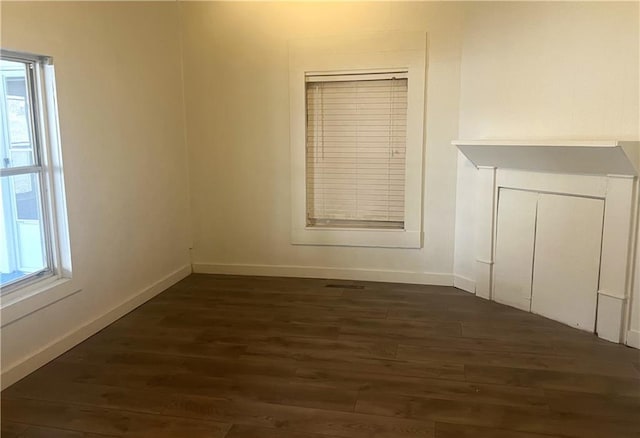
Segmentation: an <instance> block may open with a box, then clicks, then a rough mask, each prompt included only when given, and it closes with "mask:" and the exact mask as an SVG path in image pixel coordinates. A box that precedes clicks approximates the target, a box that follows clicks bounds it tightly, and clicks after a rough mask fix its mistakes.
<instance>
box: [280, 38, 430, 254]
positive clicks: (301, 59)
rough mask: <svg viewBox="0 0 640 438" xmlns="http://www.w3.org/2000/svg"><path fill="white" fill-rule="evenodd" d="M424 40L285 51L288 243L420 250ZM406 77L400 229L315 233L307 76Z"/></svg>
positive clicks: (331, 41) (317, 44) (311, 45)
mask: <svg viewBox="0 0 640 438" xmlns="http://www.w3.org/2000/svg"><path fill="white" fill-rule="evenodd" d="M426 50H427V38H426V34H425V33H421V32H411V33H404V32H381V33H376V34H369V35H352V36H341V37H326V38H314V39H304V40H295V41H291V42H290V46H289V99H290V102H289V111H290V148H291V150H290V152H291V207H292V208H291V214H292V216H291V243H292V244H299V245H334V246H370V247H387V248H421V247H422V241H423V233H422V209H423V201H422V189H423V188H422V186H423V169H424V162H423V151H424V111H425V90H426V80H425V79H426ZM394 71H406V72H407V76H408V102H407V140H406V141H407V143H406V160H405V166H406V168H405V178H406V180H405V194H404V196H405V202H404V208H405V211H404V229H372V228H319V227H310V226H308V225H307V218H306V206H307V200H306V149H305V147H306V100H305V95H306V94H305V91H306V89H305V77H306V76H307V75H329V74H333V75H335V74H354V73H357V74H364V73H385V72H394Z"/></svg>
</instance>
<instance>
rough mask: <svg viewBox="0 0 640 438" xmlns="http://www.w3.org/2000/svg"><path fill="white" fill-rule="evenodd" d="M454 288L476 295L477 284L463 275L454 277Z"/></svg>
mask: <svg viewBox="0 0 640 438" xmlns="http://www.w3.org/2000/svg"><path fill="white" fill-rule="evenodd" d="M453 286H454V287H457V288H458V289H462V290H463V291H466V292H469V293H472V294H475V293H476V282H475V281H473V280H471V279H470V278H467V277H463V276H461V275H454V276H453Z"/></svg>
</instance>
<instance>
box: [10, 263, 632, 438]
mask: <svg viewBox="0 0 640 438" xmlns="http://www.w3.org/2000/svg"><path fill="white" fill-rule="evenodd" d="M639 364H640V352H639V351H638V350H634V349H631V348H627V347H624V346H620V345H614V344H611V343H608V342H606V341H603V340H600V339H598V338H597V337H595V336H593V335H590V334H588V333H584V332H580V331H577V330H574V329H571V328H569V327H566V326H564V325H561V324H559V323H555V322H553V321H550V320H547V319H544V318H541V317H538V316H535V315H532V314H529V313H525V312H521V311H519V310H515V309H512V308H509V307H505V306H502V305H499V304H496V303H492V302H488V301H484V300H482V299H479V298H475V297H474V296H472V295H470V294H468V293H466V292H462V291H459V290H457V289H454V288H451V287H438V286H418V285H404V284H387V283H366V282H352V281H339V280H307V279H285V278H267V277H236V276H207V275H192V276H190V277H188V278H187V279H185V280H183V281H181V282H180V283H178V284H177V285H175V286H173V287H171V288H170V289H168V290H167V291H165V292H163V293H162V294H160V295H159V296H157V297H156V298H154V299H153V300H151V301H149V302H148V303H146V304H144V305H143V306H141V307H139V308H138V309H136V310H135V311H133V312H132V313H130V314H129V315H127V316H125V317H124V318H122V319H120V320H119V321H117V322H115V323H114V324H112V325H111V326H109V327H108V328H106V329H104V330H103V331H101V332H100V333H98V334H96V335H95V336H93V337H91V338H90V339H88V340H87V341H85V342H83V343H82V344H80V345H78V346H77V347H75V348H74V349H72V350H71V351H69V352H67V353H66V354H64V355H63V356H61V357H59V358H58V359H56V360H54V361H53V362H51V363H49V364H48V365H46V366H45V367H43V368H41V369H40V370H38V371H36V372H35V373H33V374H32V375H30V376H28V377H27V378H25V379H23V380H22V381H20V382H18V383H17V384H15V385H13V386H12V387H10V388H8V389H7V390H5V391H3V392H2V437H3V438H9V437H23V438H34V437H47V438H56V437H65V438H67V437H68V438H72V437H73V438H75V437H91V438H98V437H103V438H104V437H153V438H164V437H180V438H182V437H184V438H200V437H212V438H217V437H219V438H222V437H226V438H329V437H334V438H335V437H346V438H363V437H367V438H374V437H375V438H402V437H437V438H488V437H492V438H535V437H538V438H542V437H547V438H548V437H579V438H623V437H640V365H639Z"/></svg>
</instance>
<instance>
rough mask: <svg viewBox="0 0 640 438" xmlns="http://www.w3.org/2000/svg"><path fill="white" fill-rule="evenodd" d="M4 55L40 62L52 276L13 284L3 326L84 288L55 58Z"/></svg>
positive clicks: (1, 311) (4, 303) (4, 302)
mask: <svg viewBox="0 0 640 438" xmlns="http://www.w3.org/2000/svg"><path fill="white" fill-rule="evenodd" d="M3 55H7V56H11V57H13V58H18V59H24V60H31V61H34V62H36V66H37V68H36V69H35V70H36V71H35V78H36V83H35V86H34V89H35V94H36V95H35V96H34V97H35V99H34V100H35V102H34V105H37V109H38V111H37V115H38V117H39V119H38V125H39V129H40V143H41V144H40V147H41V151H40V154H41V157H42V166H43V168H44V171H43V173H42V175H43V180H44V183H43V187H44V193H43V194H42V196H43V197H44V202H45V203H46V204H47V208H46V209H45V210H46V211H47V217H46V218H44V219H45V226H46V227H47V232H48V233H47V234H48V238H49V245H50V248H51V253H52V254H51V256H52V257H51V258H52V261H51V263H52V266H51V267H50V268H51V271H52V275H49V276H46V277H44V278H41V279H37V280H36V279H34V280H33V281H29V282H27V283H25V284H24V285H19V284H18V285H16V286H18V287H16V288H13V287H11V288H10V289H9V290H8V291H7V292H6V293H5V294H3V295H2V296H1V297H0V326H2V327H4V326H6V325H8V324H11V323H13V322H14V321H16V320H18V319H21V318H23V317H24V316H27V315H29V314H31V313H33V312H35V311H37V310H40V309H42V308H44V307H46V306H48V305H50V304H53V303H54V302H56V301H59V300H61V299H63V298H65V297H67V296H69V295H73V294H75V293H77V292H79V291H80V289H79V288H78V287H77V286H76V285H75V284H74V281H73V280H72V275H71V274H72V261H71V247H70V241H69V225H68V221H67V204H66V195H65V193H66V192H65V184H64V177H63V165H62V150H61V147H60V145H61V141H60V130H59V121H58V111H57V94H56V88H55V84H56V82H55V70H54V67H53V64H52V59H51V58H50V57H46V56H39V55H28V54H24V53H20V52H11V51H7V50H3Z"/></svg>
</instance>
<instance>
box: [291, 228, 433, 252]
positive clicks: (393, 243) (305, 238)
mask: <svg viewBox="0 0 640 438" xmlns="http://www.w3.org/2000/svg"><path fill="white" fill-rule="evenodd" d="M422 237H423V234H422V232H419V231H405V230H382V229H381V230H369V229H349V230H344V229H333V230H332V229H326V228H305V229H303V230H298V229H294V230H292V231H291V242H292V243H293V244H294V245H333V246H366V247H376V248H420V247H421V246H422Z"/></svg>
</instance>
